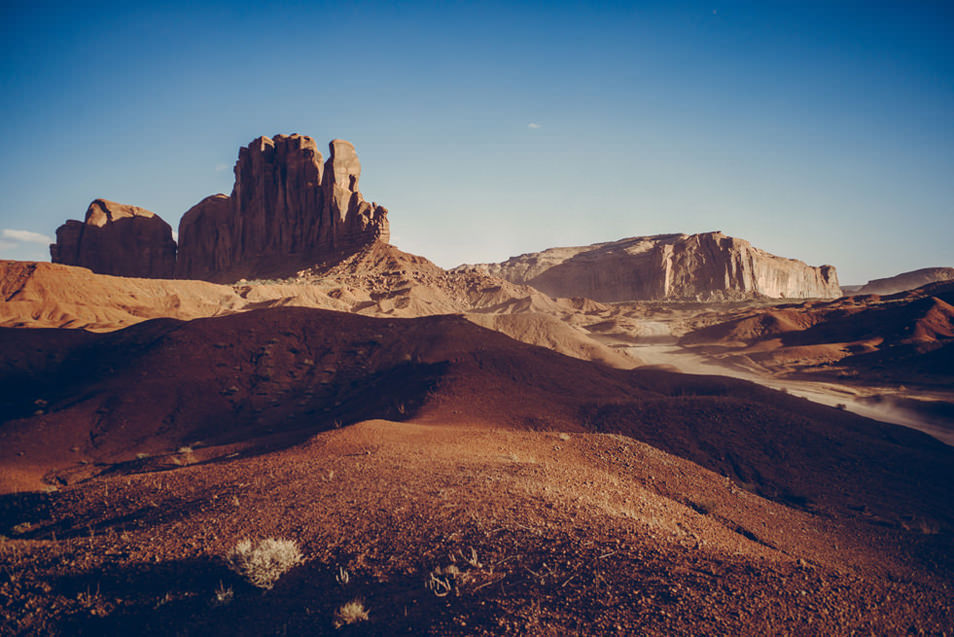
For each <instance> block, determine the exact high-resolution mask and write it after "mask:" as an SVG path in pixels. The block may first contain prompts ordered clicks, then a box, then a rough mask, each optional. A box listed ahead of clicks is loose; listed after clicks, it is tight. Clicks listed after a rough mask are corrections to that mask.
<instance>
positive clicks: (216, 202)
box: [176, 135, 390, 282]
mask: <svg viewBox="0 0 954 637" xmlns="http://www.w3.org/2000/svg"><path fill="white" fill-rule="evenodd" d="M329 147H330V157H329V158H328V161H327V162H324V163H322V156H321V153H320V152H319V151H318V148H317V146H316V145H315V142H314V140H313V139H312V138H310V137H305V136H302V135H288V136H286V135H276V136H275V137H274V138H268V137H259V138H258V139H256V140H254V141H253V142H252V143H251V144H249V145H248V147H246V148H242V149H241V150H240V151H239V158H238V161H237V162H236V164H235V185H234V187H233V189H232V194H231V196H226V195H213V196H211V197H207V198H205V199H203V200H202V201H201V202H199V203H198V204H196V205H195V206H193V207H192V209H190V210H189V211H188V212H186V214H185V215H184V216H183V217H182V221H181V222H180V224H179V260H178V264H177V269H176V274H177V276H178V277H180V278H189V279H206V280H210V281H221V282H225V281H232V280H235V279H238V278H241V277H251V276H258V277H262V276H270V275H277V274H286V273H288V272H289V271H290V270H293V269H294V268H296V267H304V266H307V265H312V264H315V263H320V262H324V261H330V260H336V259H340V258H341V257H343V256H346V255H349V254H352V253H354V252H356V251H358V250H359V249H361V248H362V247H363V246H365V245H367V244H370V243H372V242H374V241H375V240H382V241H384V242H387V241H388V239H389V235H390V233H389V226H388V218H387V210H386V209H385V208H383V207H382V206H378V205H377V204H374V203H368V202H367V201H365V200H364V198H363V197H362V196H361V193H360V192H359V191H358V179H359V178H360V176H361V163H360V162H359V161H358V156H357V154H356V153H355V151H354V146H352V145H351V143H350V142H346V141H343V140H338V139H336V140H333V141H332V142H331V143H330V144H329Z"/></svg>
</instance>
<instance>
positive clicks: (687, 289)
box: [461, 232, 841, 301]
mask: <svg viewBox="0 0 954 637" xmlns="http://www.w3.org/2000/svg"><path fill="white" fill-rule="evenodd" d="M461 268H462V269H469V268H475V269H477V270H479V271H483V272H486V273H488V274H492V275H495V276H500V277H501V278H504V279H507V280H510V281H513V282H514V283H525V284H528V285H532V286H534V287H536V288H537V289H539V290H541V291H543V292H546V293H547V294H550V295H553V296H564V297H573V296H583V297H588V298H591V299H594V300H597V301H628V300H682V299H686V300H720V299H745V298H754V297H759V296H766V297H774V298H809V297H820V298H835V297H838V296H840V295H841V288H839V286H838V275H837V273H836V272H835V268H834V267H833V266H830V265H823V266H820V267H813V266H809V265H806V264H805V263H803V262H801V261H798V260H795V259H786V258H783V257H778V256H775V255H773V254H770V253H768V252H765V251H764V250H760V249H758V248H756V247H754V246H753V245H752V244H751V243H749V242H748V241H744V240H742V239H737V238H734V237H729V236H726V235H724V234H722V233H721V232H707V233H703V234H693V235H686V234H670V235H656V236H651V237H633V238H628V239H621V240H619V241H614V242H610V243H599V244H595V245H590V246H582V247H573V248H551V249H549V250H544V251H543V252H537V253H532V254H524V255H521V256H518V257H513V258H511V259H509V260H507V261H505V262H503V263H492V264H479V265H476V266H461Z"/></svg>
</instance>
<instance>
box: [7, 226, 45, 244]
mask: <svg viewBox="0 0 954 637" xmlns="http://www.w3.org/2000/svg"><path fill="white" fill-rule="evenodd" d="M3 238H4V239H12V240H14V241H22V242H24V243H53V240H52V239H50V238H49V237H48V236H46V235H45V234H40V233H39V232H31V231H29V230H11V229H10V228H4V229H3Z"/></svg>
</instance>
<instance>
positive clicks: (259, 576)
mask: <svg viewBox="0 0 954 637" xmlns="http://www.w3.org/2000/svg"><path fill="white" fill-rule="evenodd" d="M304 559H305V558H304V557H303V556H302V554H301V551H300V550H298V545H297V544H295V542H294V541H292V540H276V539H275V538H271V537H270V538H267V539H265V540H262V541H261V542H259V543H258V546H255V547H253V546H252V541H251V540H249V539H247V538H246V539H243V540H240V541H239V543H238V544H236V545H235V548H233V549H232V550H231V551H229V554H228V556H226V562H228V565H229V568H231V569H232V570H233V571H235V572H236V573H238V574H239V575H241V576H242V577H244V578H245V579H246V580H248V582H249V583H250V584H252V585H254V586H258V587H259V588H264V589H266V590H267V589H270V588H271V587H272V586H274V585H275V582H277V581H278V579H279V578H280V577H281V576H282V575H284V574H285V573H287V572H288V571H289V570H291V569H292V568H294V567H296V566H298V565H299V564H301V563H302V562H303V561H304Z"/></svg>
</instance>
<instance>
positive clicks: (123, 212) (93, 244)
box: [50, 199, 176, 279]
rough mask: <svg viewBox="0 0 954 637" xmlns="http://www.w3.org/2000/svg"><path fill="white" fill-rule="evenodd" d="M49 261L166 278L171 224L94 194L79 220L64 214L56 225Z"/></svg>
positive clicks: (171, 256) (172, 248)
mask: <svg viewBox="0 0 954 637" xmlns="http://www.w3.org/2000/svg"><path fill="white" fill-rule="evenodd" d="M50 257H51V258H52V261H53V263H62V264H64V265H78V266H82V267H84V268H89V269H90V270H92V271H93V272H96V273H99V274H113V275H117V276H127V277H143V278H152V279H170V278H172V277H173V276H174V274H175V269H176V243H175V241H173V239H172V228H171V226H169V224H168V223H166V222H165V221H163V220H162V219H161V218H160V217H159V215H157V214H155V213H153V212H150V211H149V210H146V209H144V208H139V207H137V206H128V205H126V204H121V203H116V202H115V201H108V200H106V199H96V200H95V201H93V202H92V203H91V204H90V205H89V208H87V210H86V218H85V221H82V222H80V221H76V220H74V219H70V220H69V221H67V222H66V223H65V224H63V225H62V226H60V227H59V228H57V230H56V243H54V244H52V245H51V246H50Z"/></svg>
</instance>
